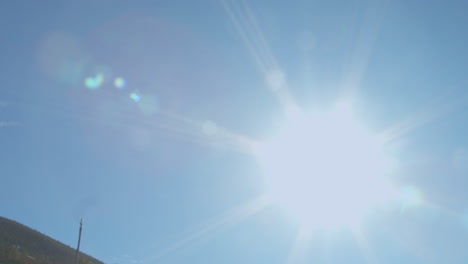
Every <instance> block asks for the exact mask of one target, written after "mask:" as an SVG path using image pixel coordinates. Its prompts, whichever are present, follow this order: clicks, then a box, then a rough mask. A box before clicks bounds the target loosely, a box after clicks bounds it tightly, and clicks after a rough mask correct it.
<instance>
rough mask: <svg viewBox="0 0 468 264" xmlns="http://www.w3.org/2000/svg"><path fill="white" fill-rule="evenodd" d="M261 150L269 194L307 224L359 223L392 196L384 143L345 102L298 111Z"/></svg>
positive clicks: (331, 226)
mask: <svg viewBox="0 0 468 264" xmlns="http://www.w3.org/2000/svg"><path fill="white" fill-rule="evenodd" d="M255 152H256V155H257V158H258V161H259V163H260V166H261V167H262V169H263V171H264V173H265V183H266V185H267V190H268V194H267V195H268V197H269V198H270V199H271V200H272V202H274V203H277V204H279V205H281V206H282V207H283V208H284V209H285V210H286V211H287V212H289V213H290V214H291V215H292V216H294V218H295V219H297V220H298V221H299V223H300V225H301V226H302V227H303V228H306V229H316V228H326V229H334V228H343V227H345V228H356V227H358V226H359V225H360V223H361V220H362V217H363V216H364V215H365V214H366V213H367V212H368V211H369V210H370V209H371V208H372V207H374V206H376V205H378V204H380V203H382V202H384V201H386V200H387V199H389V198H390V196H391V195H392V188H391V185H390V183H389V182H388V180H387V179H386V177H385V173H386V172H387V169H388V160H387V159H386V156H385V154H384V153H383V149H382V144H381V143H379V142H378V140H377V139H376V137H374V136H372V135H370V134H368V133H367V132H366V131H365V129H364V128H363V126H362V125H361V124H360V123H359V122H358V121H357V120H356V119H355V118H354V117H353V114H352V111H351V109H350V108H346V107H345V106H339V107H335V108H334V109H333V110H331V111H328V112H320V113H314V114H311V115H306V114H296V115H295V116H294V117H293V118H290V119H289V120H288V122H287V123H286V124H285V125H284V126H283V127H282V128H281V129H280V131H278V133H276V134H275V136H274V137H272V138H271V139H269V140H267V141H264V142H261V143H258V145H257V146H256V148H255Z"/></svg>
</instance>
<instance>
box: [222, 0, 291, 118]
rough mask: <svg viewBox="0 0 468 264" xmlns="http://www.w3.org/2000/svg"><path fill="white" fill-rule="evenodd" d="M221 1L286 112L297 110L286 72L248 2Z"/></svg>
mask: <svg viewBox="0 0 468 264" xmlns="http://www.w3.org/2000/svg"><path fill="white" fill-rule="evenodd" d="M221 3H222V5H223V7H224V9H225V10H226V12H227V13H228V15H229V17H230V20H231V22H232V23H233V25H234V28H235V29H236V30H237V32H238V33H239V35H240V36H241V39H242V41H243V42H244V44H245V45H246V47H247V49H248V50H249V52H250V53H251V55H252V57H253V59H254V61H255V63H256V64H257V67H258V68H259V70H260V72H261V74H262V75H263V77H264V78H265V80H266V82H267V86H268V88H269V89H270V91H272V92H273V93H274V95H275V96H276V97H277V99H278V101H279V102H280V104H281V106H282V107H283V108H284V110H285V112H286V114H290V113H295V112H297V111H298V106H297V104H296V103H295V101H294V98H293V97H292V95H291V93H290V91H289V87H288V84H287V80H286V77H285V75H284V72H283V71H282V70H281V67H280V65H279V64H278V62H277V60H276V59H275V56H274V55H273V52H272V51H271V48H270V46H269V45H268V42H267V41H266V38H265V36H264V34H263V31H262V30H261V28H260V26H259V25H258V22H257V19H256V17H255V15H254V13H253V11H252V10H251V8H250V7H249V6H248V5H247V3H246V2H242V5H240V4H239V5H240V6H239V5H237V4H236V2H234V1H228V0H221Z"/></svg>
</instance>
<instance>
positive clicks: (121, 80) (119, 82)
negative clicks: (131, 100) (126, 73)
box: [114, 77, 127, 89]
mask: <svg viewBox="0 0 468 264" xmlns="http://www.w3.org/2000/svg"><path fill="white" fill-rule="evenodd" d="M126 84H127V83H126V81H125V79H124V78H121V77H118V78H115V79H114V86H115V87H116V88H118V89H123V88H125V85H126Z"/></svg>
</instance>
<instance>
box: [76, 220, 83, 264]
mask: <svg viewBox="0 0 468 264" xmlns="http://www.w3.org/2000/svg"><path fill="white" fill-rule="evenodd" d="M83 221H84V220H83V219H81V221H80V232H79V233H78V247H77V248H76V258H75V264H78V260H79V259H80V242H81V230H83Z"/></svg>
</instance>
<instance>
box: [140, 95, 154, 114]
mask: <svg viewBox="0 0 468 264" xmlns="http://www.w3.org/2000/svg"><path fill="white" fill-rule="evenodd" d="M134 100H135V99H134ZM135 101H137V102H138V108H139V109H140V111H141V112H142V113H143V114H145V115H152V114H155V113H157V112H158V110H159V102H158V99H157V98H156V97H155V96H152V95H144V96H139V97H138V100H135Z"/></svg>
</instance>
